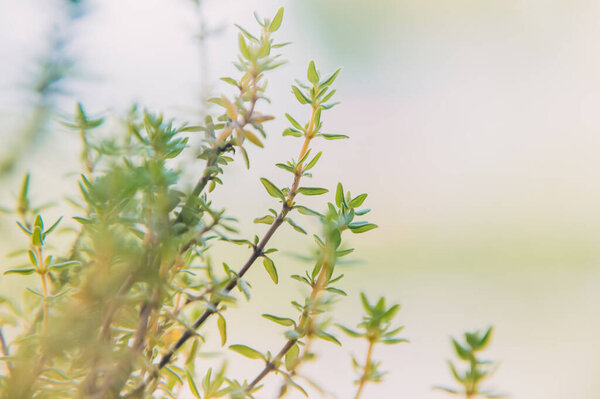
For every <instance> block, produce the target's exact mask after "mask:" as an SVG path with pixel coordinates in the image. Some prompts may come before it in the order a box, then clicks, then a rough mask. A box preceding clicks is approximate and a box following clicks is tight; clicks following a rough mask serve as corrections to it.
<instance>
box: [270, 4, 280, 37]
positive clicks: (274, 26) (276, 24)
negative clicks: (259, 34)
mask: <svg viewBox="0 0 600 399" xmlns="http://www.w3.org/2000/svg"><path fill="white" fill-rule="evenodd" d="M282 20H283V7H281V8H280V9H279V10H277V14H275V16H274V17H273V21H271V23H270V24H269V32H275V31H276V30H277V29H279V27H280V26H281V21H282Z"/></svg>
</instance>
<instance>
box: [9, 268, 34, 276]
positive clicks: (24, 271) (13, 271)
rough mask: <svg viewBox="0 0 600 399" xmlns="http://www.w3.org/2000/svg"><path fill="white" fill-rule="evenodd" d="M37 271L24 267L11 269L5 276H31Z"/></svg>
mask: <svg viewBox="0 0 600 399" xmlns="http://www.w3.org/2000/svg"><path fill="white" fill-rule="evenodd" d="M35 271H36V268H35V267H24V268H22V269H9V270H7V271H5V272H4V274H24V275H25V274H31V273H34V272H35Z"/></svg>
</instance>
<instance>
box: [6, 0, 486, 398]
mask: <svg viewBox="0 0 600 399" xmlns="http://www.w3.org/2000/svg"><path fill="white" fill-rule="evenodd" d="M75 3H77V2H75ZM256 19H257V22H258V25H259V29H258V32H257V33H251V32H250V31H248V30H246V29H244V28H242V27H238V28H239V30H240V32H239V34H238V47H239V55H238V57H237V60H236V62H235V63H234V64H235V66H236V68H237V70H238V71H239V74H238V75H237V76H234V77H224V78H221V80H222V81H223V82H224V83H226V84H228V85H230V86H232V88H233V89H234V90H235V94H234V95H232V96H231V95H230V96H226V95H221V96H217V97H212V98H210V99H209V100H208V101H209V102H210V103H213V104H215V105H217V106H218V110H219V111H217V112H213V113H211V112H210V110H209V109H207V110H203V115H207V116H206V117H205V118H204V120H203V121H202V123H194V124H190V123H186V122H179V121H175V120H173V119H169V118H168V117H166V116H164V115H163V114H162V113H157V112H152V111H149V110H146V109H143V108H141V107H138V106H137V105H135V106H133V107H132V108H131V109H130V110H129V112H128V113H127V116H126V117H125V118H124V119H123V120H122V123H121V126H120V128H116V129H114V130H113V131H107V130H108V129H109V127H108V126H109V125H108V124H107V123H106V118H104V117H96V116H92V115H91V114H90V113H89V111H87V110H86V109H85V107H84V106H83V105H82V104H77V105H76V106H75V112H74V114H73V116H72V117H69V118H68V119H63V120H61V123H62V124H63V125H64V126H65V127H66V128H67V129H69V130H70V131H71V132H73V133H75V134H77V135H78V137H79V139H80V145H81V155H80V157H81V169H82V170H81V175H80V179H79V181H78V182H77V185H78V187H79V196H78V197H77V198H69V199H68V202H70V203H71V204H72V205H73V206H74V207H75V208H76V210H77V213H78V215H77V216H75V217H74V218H73V219H74V221H76V222H77V223H76V224H75V223H72V224H73V225H76V227H75V228H73V227H71V225H70V223H69V221H66V220H63V218H58V220H48V218H47V216H46V215H45V214H44V207H43V206H36V205H33V204H34V203H37V202H36V200H34V199H32V198H30V194H29V192H30V186H31V185H32V184H34V182H35V176H30V175H29V174H26V175H25V177H24V178H23V181H22V184H21V188H20V191H19V194H18V195H17V201H16V206H15V207H14V212H13V214H14V216H15V218H16V219H17V220H16V227H15V229H18V230H19V231H20V232H21V233H22V234H23V235H24V237H25V244H24V246H23V248H20V249H18V250H17V251H14V252H13V253H12V255H13V256H14V257H15V258H16V259H17V260H15V263H18V262H21V261H22V263H23V264H22V265H19V266H15V267H10V268H9V269H8V270H7V271H5V273H4V276H3V278H5V279H7V281H9V280H8V279H13V278H14V279H17V278H25V279H28V280H27V284H28V286H29V288H27V289H26V290H25V292H24V294H23V299H22V300H21V301H18V300H15V299H14V298H9V297H6V296H0V351H1V358H0V397H2V398H10V399H25V398H92V399H116V398H181V397H184V396H186V395H192V396H193V397H195V398H198V399H211V398H220V397H231V398H234V399H242V398H254V397H255V395H256V394H257V392H258V391H259V390H260V388H261V387H262V386H263V385H262V384H263V380H264V378H265V377H266V376H267V375H269V374H271V373H276V374H278V375H279V376H280V377H281V383H280V384H281V385H280V386H279V387H275V388H276V390H277V393H278V397H279V398H282V397H285V396H286V395H287V394H288V393H289V392H290V391H291V390H297V391H299V392H301V393H302V394H304V395H306V396H308V392H307V390H306V388H305V386H306V384H307V383H308V384H309V385H311V386H313V387H317V388H318V383H317V382H316V381H312V380H310V379H308V378H307V377H306V376H304V375H303V374H302V372H301V368H302V367H303V365H304V364H305V363H306V362H308V361H310V360H313V359H315V357H316V354H315V353H314V351H313V348H314V342H315V341H316V340H325V341H329V342H331V343H333V344H337V345H341V343H340V341H339V340H338V338H337V337H336V336H335V334H334V333H333V332H332V328H331V324H332V323H331V320H332V319H333V310H334V305H335V302H336V301H337V300H338V299H339V298H340V297H342V296H346V292H345V291H344V289H343V284H342V279H343V277H344V275H343V274H340V273H339V271H338V268H337V266H338V265H339V263H340V258H343V257H345V256H348V255H350V254H351V253H352V252H353V249H352V248H350V247H348V245H347V243H346V237H347V236H348V234H361V233H365V232H368V231H370V230H372V229H374V228H376V227H377V225H375V224H373V223H371V222H369V221H367V220H365V215H366V214H368V212H369V209H366V208H363V205H364V204H365V202H366V200H367V194H366V193H361V194H358V195H352V194H351V193H350V192H349V191H347V190H346V189H344V186H343V185H342V183H338V184H337V187H336V188H335V190H332V191H335V192H334V193H333V192H332V193H331V194H332V195H331V201H330V202H327V201H325V200H324V201H323V202H322V205H321V206H320V207H319V208H318V209H311V208H309V207H307V206H306V205H304V204H303V203H304V201H303V200H304V199H305V197H306V196H323V195H326V194H327V195H329V190H328V189H327V188H322V187H315V186H313V185H311V184H310V183H309V179H310V178H311V177H312V173H313V172H315V171H317V170H318V168H317V166H318V162H319V160H320V158H321V156H322V152H320V151H317V150H315V147H316V146H317V145H318V144H317V143H318V140H320V139H324V140H338V139H346V138H348V137H347V136H346V135H343V134H333V133H328V132H326V131H324V130H323V117H324V113H325V111H327V110H329V109H331V108H332V107H334V106H335V105H336V104H337V102H335V101H334V95H335V93H336V90H335V89H334V88H333V87H334V84H335V81H336V78H337V77H338V74H339V73H340V69H337V70H335V71H332V72H330V73H328V74H322V73H321V72H320V71H319V70H318V68H317V66H316V64H315V62H314V61H310V62H309V63H308V68H307V72H306V80H304V81H300V80H297V81H296V82H295V84H293V85H291V94H292V95H293V96H294V97H295V99H296V100H297V101H298V102H299V103H300V104H302V105H303V106H305V109H306V116H305V117H304V118H300V117H297V116H292V115H290V114H287V113H286V114H285V118H286V120H287V122H288V123H289V127H288V128H286V129H285V130H284V131H283V136H291V137H292V138H295V139H297V142H298V150H297V156H296V157H295V158H291V159H289V160H287V161H285V160H284V161H282V162H280V163H277V164H276V165H275V166H276V167H277V168H280V169H283V170H284V171H286V172H288V173H289V181H288V183H287V185H286V186H281V185H279V184H275V183H274V182H273V179H272V178H270V177H262V178H261V179H260V181H257V182H256V187H257V189H259V190H262V189H264V190H265V192H266V194H267V195H268V196H270V197H271V198H272V199H271V201H272V203H273V206H272V207H271V208H269V209H268V210H267V211H265V213H264V214H262V215H260V216H258V217H257V218H255V219H254V222H255V223H256V224H257V225H259V227H257V228H258V229H259V230H260V231H262V234H257V235H254V236H253V237H247V236H246V237H245V236H244V235H243V234H241V233H239V232H238V230H237V227H236V219H235V218H234V217H233V216H232V215H234V214H235V213H234V212H230V211H226V210H225V209H223V208H222V207H220V206H219V204H218V203H215V196H214V195H213V194H212V193H213V191H215V190H219V189H220V186H221V185H223V184H224V181H223V179H222V177H223V175H224V173H225V171H226V169H227V167H228V166H229V165H230V164H232V163H233V162H236V161H237V158H239V157H241V158H242V159H243V162H244V163H245V165H246V167H247V168H250V164H251V162H250V157H249V154H248V151H247V149H248V148H249V146H256V147H260V148H263V147H264V141H265V139H266V138H267V128H266V127H265V126H264V125H265V124H266V123H267V122H269V121H271V120H273V119H274V116H272V115H269V114H267V113H263V111H262V107H263V105H264V104H263V103H264V102H265V101H266V100H268V98H267V75H268V73H269V72H270V71H271V70H273V69H275V68H278V67H279V66H280V65H282V64H283V63H284V61H282V60H281V58H280V54H279V53H278V52H279V51H280V50H279V49H280V48H282V47H284V46H285V45H286V44H287V43H280V42H277V41H275V39H274V37H273V36H274V35H275V34H276V32H277V31H278V29H279V28H280V26H281V24H282V21H283V9H279V10H278V11H277V13H276V14H275V15H274V16H273V17H272V18H260V17H258V16H256ZM61 76H62V75H61ZM58 78H60V76H59V77H58ZM58 78H57V79H58ZM101 132H102V134H101ZM105 133H109V134H105ZM188 153H193V155H194V156H195V157H196V159H197V160H196V161H195V162H192V163H190V162H189V161H187V158H186V160H185V161H184V157H185V156H186V154H188ZM15 156H16V155H15ZM8 163H10V164H11V165H12V163H13V162H12V161H11V162H8ZM8 163H7V165H8ZM199 165H201V166H202V167H203V169H201V172H200V173H199V174H198V173H196V177H195V178H196V179H197V180H193V181H188V180H187V178H186V177H185V176H189V175H191V174H194V172H195V171H197V170H199V169H200V166H199ZM0 169H2V170H0V172H2V171H4V170H10V168H8V167H4V166H2V168H0ZM74 184H75V183H74ZM298 215H302V217H308V218H314V219H315V220H316V221H318V225H319V226H320V227H319V228H318V229H316V230H315V231H310V232H309V231H307V229H305V228H304V227H302V226H301V225H300V224H299V223H297V222H296V221H295V220H294V219H292V217H293V218H297V217H298ZM262 224H264V225H266V226H264V227H263V228H261V227H260V225H262ZM65 225H66V226H65ZM282 226H286V227H290V228H292V229H293V230H295V231H296V232H297V233H298V234H303V235H308V234H311V235H312V236H313V237H314V248H313V250H312V252H310V253H308V254H306V255H305V256H304V258H305V260H307V261H308V262H309V265H310V267H308V269H307V270H305V271H304V273H297V274H294V275H292V276H291V278H293V279H294V280H296V281H297V282H298V283H299V284H300V285H301V286H302V287H303V292H304V297H303V298H301V299H295V300H292V302H291V305H292V308H291V310H292V311H293V314H287V313H286V314H284V315H274V314H263V315H262V316H263V317H264V318H266V319H267V320H270V321H272V322H273V323H274V324H276V325H277V326H274V328H282V327H283V328H284V331H283V339H282V341H281V342H273V343H272V346H270V347H269V348H266V349H265V350H259V349H256V348H252V347H250V346H248V345H247V342H235V343H229V344H228V337H227V335H228V315H227V309H228V307H231V306H232V305H233V304H236V303H237V302H238V299H239V297H240V296H244V297H245V298H247V299H251V282H250V281H248V280H247V273H248V271H249V270H250V269H251V268H253V267H255V268H256V267H259V268H261V267H262V268H264V269H265V272H266V273H267V274H268V276H269V277H270V279H271V280H272V281H273V283H274V284H277V283H278V282H279V279H280V275H279V272H278V268H277V266H276V262H277V261H278V258H277V254H276V253H277V251H278V249H277V248H274V247H273V246H272V245H271V239H272V237H273V236H274V235H275V234H276V233H277V232H278V231H279V229H280V228H281V227H282ZM61 229H62V230H67V231H70V233H71V234H72V236H71V238H72V241H70V242H69V245H68V247H67V249H66V250H61V249H56V248H55V246H54V245H56V244H58V243H61V244H63V245H62V247H65V245H64V242H65V238H64V236H62V237H61V236H59V235H57V234H58V232H59V231H60V230H61ZM216 242H219V243H222V244H224V245H231V246H234V245H238V246H244V247H247V248H248V253H247V257H246V260H245V261H244V262H242V263H241V264H239V265H229V264H227V263H226V262H216V261H215V259H217V258H219V255H218V254H217V252H216V250H215V249H214V243H216ZM215 254H217V255H215ZM257 264H258V265H259V266H255V265H257ZM361 299H362V305H363V308H364V312H365V315H364V316H363V319H362V321H361V322H360V324H358V326H357V327H356V329H350V328H347V327H344V326H341V325H338V327H339V328H340V329H341V330H342V331H343V332H345V333H346V334H348V335H350V336H351V337H355V338H362V339H364V340H366V342H367V351H366V355H365V356H364V357H363V358H362V359H361V360H356V359H353V363H354V366H355V367H356V369H357V370H358V373H359V377H358V380H357V381H356V384H357V390H356V394H355V398H357V399H358V398H360V397H362V396H363V392H364V389H365V386H366V385H367V383H369V382H380V381H381V380H382V376H383V375H384V372H383V371H381V370H380V363H379V362H377V361H375V360H374V358H373V354H374V348H375V346H376V345H377V344H380V343H381V344H386V345H391V344H397V343H401V342H407V340H406V339H404V338H399V337H398V334H399V333H400V331H401V330H402V327H393V325H394V324H395V323H394V322H393V319H394V317H395V315H396V313H397V312H398V310H399V308H400V307H399V305H392V306H390V307H387V306H386V301H385V298H380V299H378V301H377V302H376V303H374V304H371V303H370V302H369V301H368V300H367V297H366V295H365V294H364V293H363V294H361ZM209 319H214V320H215V322H216V328H217V330H218V333H219V340H220V343H221V345H222V346H226V345H227V346H228V349H229V350H230V351H231V354H232V355H235V356H237V355H240V356H245V357H247V358H250V359H256V360H258V361H259V362H260V363H261V364H260V365H257V369H256V372H255V374H251V375H249V376H248V377H247V378H246V379H243V380H238V379H234V378H231V377H230V376H229V375H228V373H227V368H226V366H225V363H224V362H222V361H220V360H214V361H212V362H211V365H210V366H209V367H207V366H206V363H207V360H206V359H205V358H203V362H202V363H200V362H199V359H200V358H201V355H202V354H203V347H202V345H203V344H204V342H205V341H206V339H207V338H206V337H205V335H204V332H203V331H204V330H205V329H206V328H207V326H205V324H206V323H207V321H208V320H209ZM490 334H491V329H489V330H487V332H486V333H484V334H483V335H481V334H479V333H478V332H475V333H468V334H466V341H467V346H461V345H459V344H458V343H457V342H456V341H453V342H454V346H455V350H456V352H457V354H458V356H459V358H460V359H462V360H465V361H467V362H468V363H469V369H468V370H467V371H466V373H465V374H464V375H462V374H459V372H458V371H457V370H456V369H455V367H454V365H453V364H452V363H450V366H451V370H452V372H453V374H454V376H455V378H456V379H457V381H458V382H459V383H460V384H461V385H462V386H463V388H464V392H460V391H454V390H451V389H447V388H445V390H446V391H448V392H451V393H456V394H463V393H464V395H465V398H467V399H469V398H474V397H476V396H477V395H481V394H486V392H485V391H480V388H479V384H480V382H481V381H482V380H483V379H484V378H485V377H486V376H487V371H486V369H485V366H486V362H483V361H481V360H479V359H478V358H477V357H476V353H477V352H478V351H480V350H482V349H483V348H484V347H485V346H486V344H487V343H488V341H489V337H490ZM277 388H278V389H277Z"/></svg>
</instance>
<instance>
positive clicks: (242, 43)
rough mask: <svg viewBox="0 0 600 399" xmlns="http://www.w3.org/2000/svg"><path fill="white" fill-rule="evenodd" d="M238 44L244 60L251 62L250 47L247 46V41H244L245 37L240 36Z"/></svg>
mask: <svg viewBox="0 0 600 399" xmlns="http://www.w3.org/2000/svg"><path fill="white" fill-rule="evenodd" d="M238 43H239V46H240V52H241V53H242V55H243V56H244V58H246V59H247V60H249V59H250V51H249V50H248V45H247V44H246V40H245V39H244V36H242V34H241V33H240V34H239V35H238Z"/></svg>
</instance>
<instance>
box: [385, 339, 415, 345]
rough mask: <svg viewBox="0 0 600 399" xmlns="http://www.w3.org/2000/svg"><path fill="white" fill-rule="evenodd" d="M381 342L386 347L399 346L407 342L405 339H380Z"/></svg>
mask: <svg viewBox="0 0 600 399" xmlns="http://www.w3.org/2000/svg"><path fill="white" fill-rule="evenodd" d="M381 342H383V343H384V344H386V345H394V344H399V343H402V342H409V341H408V340H407V339H405V338H386V339H382V340H381Z"/></svg>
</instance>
